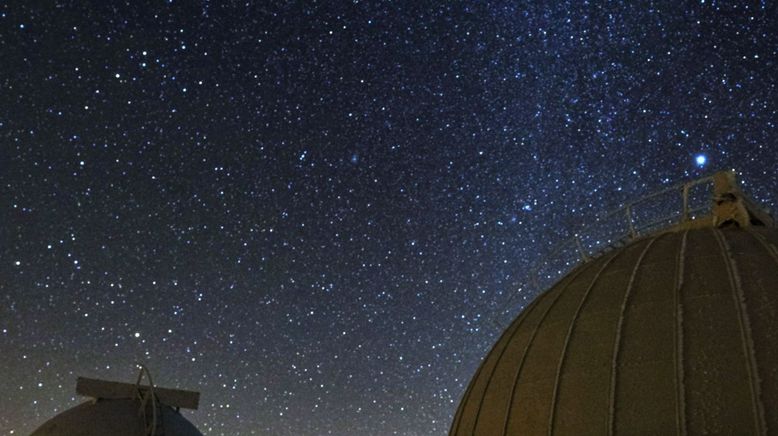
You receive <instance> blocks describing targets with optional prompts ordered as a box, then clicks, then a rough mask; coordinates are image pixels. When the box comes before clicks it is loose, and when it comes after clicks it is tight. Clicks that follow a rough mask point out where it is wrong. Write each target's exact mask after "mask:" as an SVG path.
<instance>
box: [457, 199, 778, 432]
mask: <svg viewBox="0 0 778 436" xmlns="http://www.w3.org/2000/svg"><path fill="white" fill-rule="evenodd" d="M721 189H723V188H721V187H717V191H718V193H717V195H716V198H717V199H718V200H721V199H725V200H727V201H729V200H732V201H735V202H738V201H739V197H725V196H722V194H726V193H722V192H721ZM736 194H737V192H736ZM719 204H721V203H719ZM730 206H732V204H730ZM735 206H737V207H734V206H733V207H729V208H728V210H730V211H733V210H736V209H739V210H740V211H741V212H744V213H745V212H746V210H745V209H744V208H743V207H741V206H742V203H741V204H739V205H738V204H735ZM718 213H725V212H722V209H719V210H718ZM749 216H750V215H749ZM725 218H726V217H722V216H721V215H720V216H718V217H717V216H714V217H713V219H712V220H710V221H709V222H710V223H711V224H710V225H705V226H677V227H674V228H671V229H666V230H665V231H660V232H657V233H653V234H651V235H646V236H643V237H638V238H635V239H633V240H632V241H631V242H629V243H628V244H626V245H624V246H623V247H621V248H618V249H614V250H610V251H608V252H606V253H605V254H603V255H601V256H599V257H597V258H595V259H593V260H590V261H588V262H586V263H584V264H582V265H580V266H578V267H577V268H575V269H574V270H573V271H572V272H570V273H569V274H567V275H566V276H565V277H564V278H562V279H561V280H560V281H559V282H557V283H556V284H555V285H554V286H552V287H551V288H550V289H548V290H547V291H546V292H544V293H542V294H541V295H540V296H539V297H537V298H536V299H535V300H534V301H533V302H532V303H531V304H530V305H529V306H528V307H527V308H526V309H525V310H524V311H523V312H522V313H521V314H520V315H519V316H518V318H516V319H515V320H514V321H513V322H512V323H511V324H510V325H509V327H508V328H507V329H506V330H505V332H504V333H503V334H502V336H501V337H500V339H499V340H498V341H497V343H496V344H495V345H494V347H493V348H492V350H491V351H490V352H489V354H488V355H487V356H486V357H485V359H484V360H483V362H482V364H481V366H480V367H479V368H478V370H477V372H476V374H475V376H474V377H473V379H472V381H471V383H470V385H469V387H468V388H467V391H466V392H465V394H464V397H463V399H462V400H461V402H460V405H459V408H458V410H457V412H456V415H455V417H454V421H453V423H452V427H451V432H450V433H451V434H452V435H489V436H495V435H539V434H543V435H548V434H576V435H582V434H596V435H605V434H626V435H630V434H706V433H717V434H767V429H772V430H773V431H775V430H776V429H778V412H777V411H776V410H775V405H776V404H778V231H776V229H775V228H773V227H771V226H770V225H752V224H764V223H763V222H759V220H757V219H753V218H752V219H747V220H738V219H734V220H733V219H725ZM741 218H742V217H741Z"/></svg>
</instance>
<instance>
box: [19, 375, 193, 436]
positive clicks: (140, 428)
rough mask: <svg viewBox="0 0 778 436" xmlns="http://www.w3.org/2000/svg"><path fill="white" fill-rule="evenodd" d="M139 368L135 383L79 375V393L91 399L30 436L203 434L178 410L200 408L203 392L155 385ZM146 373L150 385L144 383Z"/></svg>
mask: <svg viewBox="0 0 778 436" xmlns="http://www.w3.org/2000/svg"><path fill="white" fill-rule="evenodd" d="M140 367H141V371H140V374H139V375H138V380H137V382H135V383H134V384H132V383H119V382H113V381H106V380H99V379H90V378H85V377H79V378H78V381H77V383H76V393H77V394H79V395H84V396H88V397H92V400H90V401H87V402H84V403H81V404H79V405H78V406H76V407H73V408H71V409H68V410H66V411H64V412H62V413H60V414H59V415H57V416H55V417H53V418H51V419H50V420H48V421H46V422H45V423H43V425H41V426H40V427H38V429H37V430H35V431H34V432H32V435H31V436H105V435H110V436H202V433H200V432H199V431H198V430H197V428H195V426H194V425H192V424H191V423H190V422H189V421H187V420H186V418H184V417H183V416H182V415H181V413H180V412H179V409H180V408H187V409H197V407H198V404H199V401H200V393H199V392H192V391H185V390H179V389H166V388H160V387H156V386H154V384H153V382H152V380H151V374H150V373H149V371H148V369H146V367H145V366H143V365H140ZM144 375H145V376H146V378H147V380H148V384H141V381H142V379H143V376H144Z"/></svg>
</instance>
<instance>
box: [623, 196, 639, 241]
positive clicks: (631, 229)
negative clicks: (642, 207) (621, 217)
mask: <svg viewBox="0 0 778 436" xmlns="http://www.w3.org/2000/svg"><path fill="white" fill-rule="evenodd" d="M625 211H626V215H627V223H628V224H629V237H630V238H632V239H635V238H636V237H637V233H636V232H635V225H634V224H632V205H631V204H628V205H627V208H626V209H625Z"/></svg>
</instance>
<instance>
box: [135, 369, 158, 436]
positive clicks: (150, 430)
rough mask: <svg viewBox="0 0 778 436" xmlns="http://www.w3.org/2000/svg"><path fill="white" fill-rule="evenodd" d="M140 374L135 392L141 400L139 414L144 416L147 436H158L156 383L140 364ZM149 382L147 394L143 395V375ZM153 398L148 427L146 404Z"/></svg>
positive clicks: (147, 370)
mask: <svg viewBox="0 0 778 436" xmlns="http://www.w3.org/2000/svg"><path fill="white" fill-rule="evenodd" d="M138 367H140V372H138V380H137V381H136V382H135V392H136V394H137V395H138V400H140V403H141V404H140V409H139V410H138V414H141V413H142V414H143V427H144V429H145V435H146V436H156V434H157V395H156V394H155V393H154V382H153V381H152V379H151V372H150V371H149V369H148V368H146V366H145V365H143V364H138ZM144 374H145V375H146V378H147V379H148V381H149V384H148V390H147V391H146V392H145V393H141V388H140V382H141V381H142V380H143V375H144ZM149 398H151V425H150V426H149V425H148V422H147V416H146V404H147V403H148V401H149Z"/></svg>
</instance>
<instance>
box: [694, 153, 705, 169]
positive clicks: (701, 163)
mask: <svg viewBox="0 0 778 436" xmlns="http://www.w3.org/2000/svg"><path fill="white" fill-rule="evenodd" d="M694 162H696V163H697V166H698V167H703V166H705V163H706V162H708V158H707V157H706V156H705V155H704V154H698V155H697V156H695V157H694Z"/></svg>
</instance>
